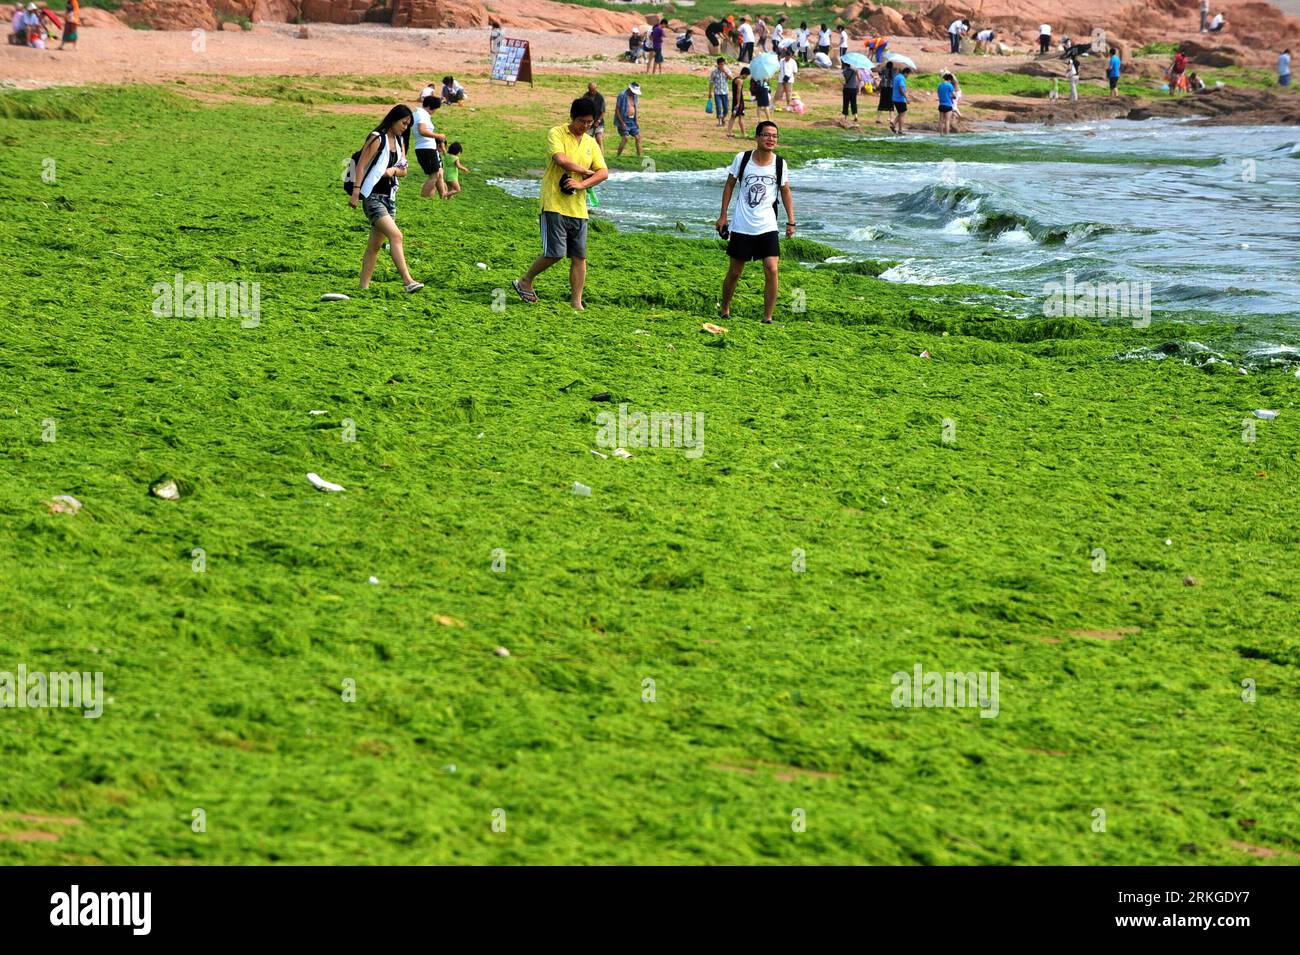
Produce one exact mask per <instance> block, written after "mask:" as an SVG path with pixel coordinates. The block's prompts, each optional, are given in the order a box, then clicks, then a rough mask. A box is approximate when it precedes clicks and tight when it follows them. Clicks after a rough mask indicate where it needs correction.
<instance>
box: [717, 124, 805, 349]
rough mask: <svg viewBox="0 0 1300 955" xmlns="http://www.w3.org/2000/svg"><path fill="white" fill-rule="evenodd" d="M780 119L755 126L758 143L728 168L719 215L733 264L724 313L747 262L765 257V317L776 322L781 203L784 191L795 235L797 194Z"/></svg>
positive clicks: (787, 234) (726, 282)
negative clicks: (783, 153) (780, 145)
mask: <svg viewBox="0 0 1300 955" xmlns="http://www.w3.org/2000/svg"><path fill="white" fill-rule="evenodd" d="M777 136H778V133H777V128H776V123H773V122H771V121H770V120H764V121H763V122H761V123H759V124H758V128H757V129H755V130H754V149H753V150H751V151H749V152H748V153H737V154H736V158H735V159H733V160H732V161H731V166H730V167H729V168H728V169H727V184H726V185H725V186H723V188H722V215H720V216H718V221H717V223H716V227H717V230H718V235H720V236H722V237H723V238H725V239H727V257H728V258H729V259H730V260H731V265H730V267H729V268H728V269H727V277H726V279H724V280H723V283H722V318H724V319H729V318H731V299H732V296H734V295H735V294H736V283H738V282H739V281H740V276H741V273H743V272H744V271H745V263H746V262H750V261H753V260H754V259H760V260H762V262H763V322H764V324H768V325H770V324H771V323H772V312H773V310H775V308H776V292H777V272H778V267H779V266H780V263H781V245H780V242H779V240H778V238H777V221H776V203H777V197H778V196H780V199H781V202H782V203H783V204H784V205H785V219H786V225H785V237H786V238H787V239H789V238H792V237H793V236H794V226H795V222H794V198H793V197H792V196H791V194H790V169H789V167H788V166H786V164H785V161H784V160H783V159H781V158H780V157H779V156H777V154H776V143H777ZM733 194H734V195H735V196H736V218H735V219H734V220H733V221H732V223H731V224H732V226H733V227H734V228H733V230H732V231H730V232H728V229H727V222H728V212H729V211H730V209H731V198H732V195H733Z"/></svg>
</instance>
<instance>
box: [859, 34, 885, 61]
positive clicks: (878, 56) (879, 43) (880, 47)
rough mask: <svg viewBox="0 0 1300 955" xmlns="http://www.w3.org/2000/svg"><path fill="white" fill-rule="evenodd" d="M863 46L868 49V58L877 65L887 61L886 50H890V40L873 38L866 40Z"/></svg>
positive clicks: (879, 37) (880, 37)
mask: <svg viewBox="0 0 1300 955" xmlns="http://www.w3.org/2000/svg"><path fill="white" fill-rule="evenodd" d="M863 46H865V47H866V48H867V56H869V57H871V58H872V59H873V60H875V61H876V63H883V62H884V61H885V50H887V49H888V48H889V38H888V37H883V36H873V37H872V38H871V39H869V40H866V41H865V42H864V43H863Z"/></svg>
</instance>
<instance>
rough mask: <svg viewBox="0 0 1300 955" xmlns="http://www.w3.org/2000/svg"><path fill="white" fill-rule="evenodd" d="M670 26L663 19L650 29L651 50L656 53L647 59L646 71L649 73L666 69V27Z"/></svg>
mask: <svg viewBox="0 0 1300 955" xmlns="http://www.w3.org/2000/svg"><path fill="white" fill-rule="evenodd" d="M666 26H668V21H667V20H663V19H661V20H660V21H659V22H658V23H656V24H655V25H654V27H653V28H652V29H651V30H650V52H651V53H652V54H654V55H653V56H652V57H651V58H650V59H648V60H646V64H645V71H646V72H647V73H662V72H663V71H664V27H666Z"/></svg>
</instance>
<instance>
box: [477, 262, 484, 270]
mask: <svg viewBox="0 0 1300 955" xmlns="http://www.w3.org/2000/svg"><path fill="white" fill-rule="evenodd" d="M474 264H475V265H477V266H478V267H479V268H480V269H485V268H487V263H486V262H475V263H474Z"/></svg>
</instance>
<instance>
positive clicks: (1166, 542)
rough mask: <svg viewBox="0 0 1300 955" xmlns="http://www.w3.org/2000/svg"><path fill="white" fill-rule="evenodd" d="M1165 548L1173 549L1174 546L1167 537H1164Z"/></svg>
mask: <svg viewBox="0 0 1300 955" xmlns="http://www.w3.org/2000/svg"><path fill="white" fill-rule="evenodd" d="M1165 546H1166V547H1173V546H1174V542H1173V541H1172V540H1170V539H1169V538H1168V537H1166V538H1165Z"/></svg>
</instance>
